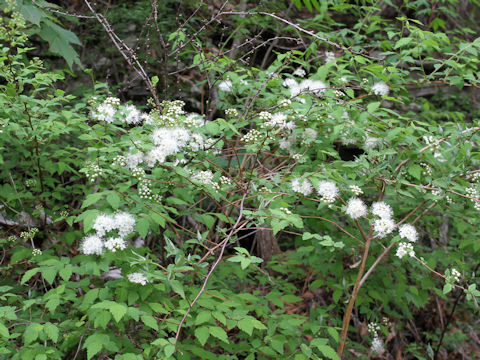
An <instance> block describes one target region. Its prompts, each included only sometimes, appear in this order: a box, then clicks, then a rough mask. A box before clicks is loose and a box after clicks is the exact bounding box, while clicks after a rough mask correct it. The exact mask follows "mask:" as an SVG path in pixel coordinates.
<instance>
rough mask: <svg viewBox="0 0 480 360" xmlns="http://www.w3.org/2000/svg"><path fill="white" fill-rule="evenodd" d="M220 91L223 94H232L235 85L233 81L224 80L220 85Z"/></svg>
mask: <svg viewBox="0 0 480 360" xmlns="http://www.w3.org/2000/svg"><path fill="white" fill-rule="evenodd" d="M218 89H219V90H220V91H223V92H231V91H233V84H232V80H230V79H227V80H223V81H221V82H220V83H219V84H218Z"/></svg>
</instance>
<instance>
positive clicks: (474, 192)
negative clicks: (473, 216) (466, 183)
mask: <svg viewBox="0 0 480 360" xmlns="http://www.w3.org/2000/svg"><path fill="white" fill-rule="evenodd" d="M465 192H466V194H467V196H468V197H469V198H470V200H471V201H472V202H473V206H474V207H475V210H478V211H480V198H479V194H478V189H477V188H476V187H474V186H472V187H468V188H466V189H465Z"/></svg>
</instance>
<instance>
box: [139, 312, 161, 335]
mask: <svg viewBox="0 0 480 360" xmlns="http://www.w3.org/2000/svg"><path fill="white" fill-rule="evenodd" d="M140 319H142V321H143V323H144V324H145V325H147V326H148V327H149V328H152V329H153V330H156V331H158V324H157V320H155V319H154V318H153V317H152V316H150V315H143V316H141V317H140Z"/></svg>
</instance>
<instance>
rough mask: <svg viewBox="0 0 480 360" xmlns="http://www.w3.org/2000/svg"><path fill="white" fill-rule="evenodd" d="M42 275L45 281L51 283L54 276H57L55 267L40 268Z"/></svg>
mask: <svg viewBox="0 0 480 360" xmlns="http://www.w3.org/2000/svg"><path fill="white" fill-rule="evenodd" d="M41 272H42V276H43V278H44V279H45V280H47V282H48V283H49V284H50V285H52V284H53V281H54V280H55V276H57V269H55V268H53V267H46V268H42V269H41Z"/></svg>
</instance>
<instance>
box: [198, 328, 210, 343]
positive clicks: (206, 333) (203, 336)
mask: <svg viewBox="0 0 480 360" xmlns="http://www.w3.org/2000/svg"><path fill="white" fill-rule="evenodd" d="M195 337H196V338H197V340H198V342H199V343H200V344H201V345H202V346H203V345H205V343H206V342H207V340H208V338H209V337H210V329H209V328H208V327H207V326H200V327H197V328H196V329H195Z"/></svg>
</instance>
